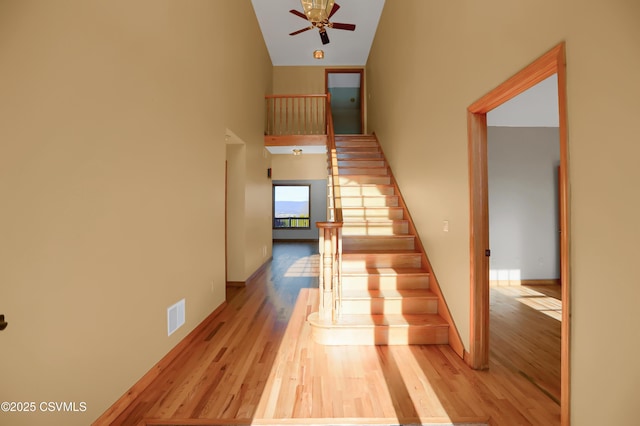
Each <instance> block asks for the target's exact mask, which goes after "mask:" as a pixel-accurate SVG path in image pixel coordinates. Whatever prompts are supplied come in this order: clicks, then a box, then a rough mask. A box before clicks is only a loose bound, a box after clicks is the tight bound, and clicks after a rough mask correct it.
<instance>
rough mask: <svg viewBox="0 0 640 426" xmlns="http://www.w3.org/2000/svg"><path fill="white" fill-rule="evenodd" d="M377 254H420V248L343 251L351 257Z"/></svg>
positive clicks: (343, 253)
mask: <svg viewBox="0 0 640 426" xmlns="http://www.w3.org/2000/svg"><path fill="white" fill-rule="evenodd" d="M371 254H373V255H376V254H391V255H402V254H406V255H416V254H420V251H419V250H416V249H412V250H392V251H389V250H348V249H347V250H343V251H342V255H343V256H350V257H357V256H358V255H362V256H367V255H371Z"/></svg>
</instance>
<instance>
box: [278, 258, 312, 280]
mask: <svg viewBox="0 0 640 426" xmlns="http://www.w3.org/2000/svg"><path fill="white" fill-rule="evenodd" d="M319 265H320V255H318V254H314V255H311V256H305V257H303V258H301V259H298V260H296V261H295V262H294V264H293V265H291V266H289V268H288V269H287V272H285V273H284V276H285V277H287V278H295V277H317V276H318V273H319V271H320V269H319V268H320V267H319Z"/></svg>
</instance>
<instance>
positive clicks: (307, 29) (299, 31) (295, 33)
mask: <svg viewBox="0 0 640 426" xmlns="http://www.w3.org/2000/svg"><path fill="white" fill-rule="evenodd" d="M311 29H313V25H312V26H310V27H307V28H303V29H301V30H298V31H294V32H292V33H290V34H289V35H290V36H294V35H298V34H300V33H303V32H305V31H309V30H311Z"/></svg>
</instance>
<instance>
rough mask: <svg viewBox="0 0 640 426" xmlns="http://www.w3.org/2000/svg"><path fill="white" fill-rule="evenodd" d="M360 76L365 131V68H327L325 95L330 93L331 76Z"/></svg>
mask: <svg viewBox="0 0 640 426" xmlns="http://www.w3.org/2000/svg"><path fill="white" fill-rule="evenodd" d="M331 73H333V74H360V131H361V132H362V134H364V133H365V130H364V68H325V70H324V93H329V74H331Z"/></svg>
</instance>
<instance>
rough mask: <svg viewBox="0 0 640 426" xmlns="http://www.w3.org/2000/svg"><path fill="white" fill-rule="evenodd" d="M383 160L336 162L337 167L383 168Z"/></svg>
mask: <svg viewBox="0 0 640 426" xmlns="http://www.w3.org/2000/svg"><path fill="white" fill-rule="evenodd" d="M385 166H386V164H384V161H383V160H338V167H385Z"/></svg>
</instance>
